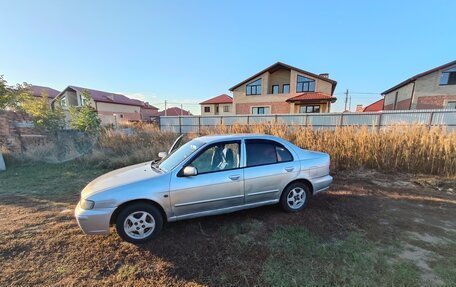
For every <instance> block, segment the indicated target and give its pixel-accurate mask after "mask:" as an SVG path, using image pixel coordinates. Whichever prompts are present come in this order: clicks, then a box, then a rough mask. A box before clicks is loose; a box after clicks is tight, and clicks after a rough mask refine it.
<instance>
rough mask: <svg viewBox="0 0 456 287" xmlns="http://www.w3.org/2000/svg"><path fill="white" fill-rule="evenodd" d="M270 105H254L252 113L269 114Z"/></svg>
mask: <svg viewBox="0 0 456 287" xmlns="http://www.w3.org/2000/svg"><path fill="white" fill-rule="evenodd" d="M269 110H270V108H269V107H253V108H252V114H253V115H265V114H269Z"/></svg>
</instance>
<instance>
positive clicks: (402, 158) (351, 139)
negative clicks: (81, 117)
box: [13, 124, 456, 176]
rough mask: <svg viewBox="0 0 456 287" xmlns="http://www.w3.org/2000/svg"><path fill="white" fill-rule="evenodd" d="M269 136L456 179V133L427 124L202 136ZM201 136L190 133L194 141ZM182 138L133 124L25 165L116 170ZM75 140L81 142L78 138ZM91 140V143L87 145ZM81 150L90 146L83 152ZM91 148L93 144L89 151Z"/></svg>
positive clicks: (53, 147) (337, 162)
mask: <svg viewBox="0 0 456 287" xmlns="http://www.w3.org/2000/svg"><path fill="white" fill-rule="evenodd" d="M226 133H264V134H272V135H276V136H279V137H282V138H285V139H287V140H289V141H291V142H293V143H294V144H296V145H297V146H299V147H301V148H304V149H310V150H317V151H324V152H327V153H329V154H330V155H331V163H332V170H333V171H337V170H343V169H358V168H362V167H364V168H372V169H377V170H380V171H388V172H397V171H400V172H410V173H425V174H437V175H443V176H455V175H456V132H447V131H445V130H444V129H441V128H432V129H429V128H427V127H425V126H411V127H407V126H392V127H389V128H387V129H383V130H380V131H370V130H368V128H367V127H337V128H336V129H335V130H321V129H320V130H314V129H312V128H306V127H299V126H296V127H287V126H286V125H280V124H255V125H233V126H231V127H228V126H217V127H214V128H213V129H211V130H205V131H203V132H202V134H226ZM196 136H198V135H196V134H190V135H188V137H189V138H192V137H196ZM176 137H177V135H176V134H173V133H169V132H162V131H160V130H159V129H158V128H156V127H155V126H153V125H134V126H132V125H130V126H128V127H124V128H123V129H119V130H112V129H106V130H104V131H103V132H102V133H101V135H100V136H99V138H98V139H97V140H96V139H94V140H93V143H92V144H91V145H90V140H86V143H85V145H81V144H80V143H77V144H74V143H72V142H71V140H69V139H68V138H65V140H64V141H62V139H58V140H52V143H51V144H47V145H41V146H31V147H28V149H27V151H26V152H25V153H23V154H21V155H13V156H14V157H15V158H19V159H22V161H32V162H33V161H45V162H53V163H54V162H63V161H68V160H71V159H75V158H77V159H78V161H80V162H81V163H84V164H88V165H97V166H101V167H109V168H116V167H122V166H125V165H130V164H134V163H139V162H144V161H149V160H152V159H156V158H157V154H158V152H160V151H166V150H168V148H169V146H170V145H171V144H172V142H173V141H174V139H175V138H176ZM73 140H74V141H75V142H77V141H78V140H79V137H78V136H76V137H74V138H73ZM87 142H88V143H89V144H87ZM81 146H83V147H85V148H81ZM86 146H90V148H89V149H87V148H86Z"/></svg>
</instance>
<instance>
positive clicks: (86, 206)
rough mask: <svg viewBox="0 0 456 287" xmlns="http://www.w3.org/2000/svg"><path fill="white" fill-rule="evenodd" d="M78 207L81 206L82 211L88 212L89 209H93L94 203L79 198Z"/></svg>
mask: <svg viewBox="0 0 456 287" xmlns="http://www.w3.org/2000/svg"><path fill="white" fill-rule="evenodd" d="M79 205H80V206H81V208H82V209H85V210H89V209H92V208H93V206H94V205H95V202H94V201H91V200H87V199H83V198H81V201H79Z"/></svg>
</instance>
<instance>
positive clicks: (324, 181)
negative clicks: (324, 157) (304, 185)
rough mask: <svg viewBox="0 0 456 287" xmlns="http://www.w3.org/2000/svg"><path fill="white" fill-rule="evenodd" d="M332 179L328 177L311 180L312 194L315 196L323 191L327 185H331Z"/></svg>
mask: <svg viewBox="0 0 456 287" xmlns="http://www.w3.org/2000/svg"><path fill="white" fill-rule="evenodd" d="M332 181H333V178H332V176H330V175H326V176H322V177H317V178H314V179H312V185H313V189H314V192H313V194H317V193H319V192H322V191H325V190H327V189H328V188H329V185H330V184H331V183H332Z"/></svg>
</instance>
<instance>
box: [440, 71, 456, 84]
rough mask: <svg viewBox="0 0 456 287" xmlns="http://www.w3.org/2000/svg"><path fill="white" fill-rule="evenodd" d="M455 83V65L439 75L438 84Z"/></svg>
mask: <svg viewBox="0 0 456 287" xmlns="http://www.w3.org/2000/svg"><path fill="white" fill-rule="evenodd" d="M445 85H456V67H453V68H451V69H448V70H445V71H443V72H442V74H441V75H440V86H445Z"/></svg>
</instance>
